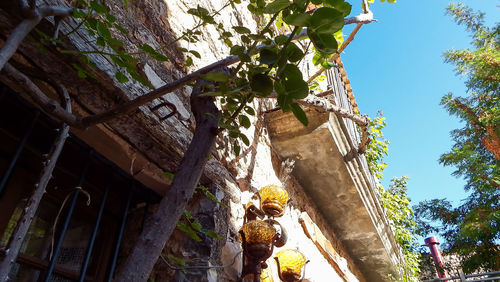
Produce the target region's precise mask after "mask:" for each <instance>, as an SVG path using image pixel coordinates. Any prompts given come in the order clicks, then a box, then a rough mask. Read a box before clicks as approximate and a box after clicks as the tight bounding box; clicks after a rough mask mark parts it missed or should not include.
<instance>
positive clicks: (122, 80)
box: [115, 71, 128, 83]
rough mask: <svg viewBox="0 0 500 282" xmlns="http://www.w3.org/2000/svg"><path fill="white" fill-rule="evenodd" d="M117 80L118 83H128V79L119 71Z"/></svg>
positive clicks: (116, 74) (116, 76) (116, 75)
mask: <svg viewBox="0 0 500 282" xmlns="http://www.w3.org/2000/svg"><path fill="white" fill-rule="evenodd" d="M115 78H116V80H118V82H120V83H125V82H127V81H128V77H126V76H125V75H124V74H123V73H121V72H119V71H117V72H116V73H115Z"/></svg>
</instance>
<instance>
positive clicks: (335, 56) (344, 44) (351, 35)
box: [307, 23, 363, 83]
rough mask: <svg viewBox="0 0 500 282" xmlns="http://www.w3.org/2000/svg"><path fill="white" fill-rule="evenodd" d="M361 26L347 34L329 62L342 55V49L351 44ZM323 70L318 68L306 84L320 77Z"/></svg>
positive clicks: (360, 24) (359, 24)
mask: <svg viewBox="0 0 500 282" xmlns="http://www.w3.org/2000/svg"><path fill="white" fill-rule="evenodd" d="M362 26H363V24H362V23H358V24H357V25H356V27H355V28H354V29H353V31H352V32H351V34H349V37H347V39H346V40H344V42H342V45H340V48H339V49H338V50H337V53H335V54H333V56H332V57H331V58H330V59H329V60H328V61H329V62H333V61H335V60H336V59H337V58H338V57H339V56H340V53H342V52H343V51H344V49H345V48H346V47H347V46H348V45H349V43H351V41H353V40H354V36H355V35H356V33H358V31H359V30H360V29H361V27H362ZM325 70H326V69H325V68H323V67H322V68H320V69H319V70H318V71H317V72H316V73H314V74H313V75H312V76H311V77H309V79H308V80H307V83H311V81H313V80H314V79H315V78H316V77H318V76H320V75H321V74H322V73H323V72H324V71H325Z"/></svg>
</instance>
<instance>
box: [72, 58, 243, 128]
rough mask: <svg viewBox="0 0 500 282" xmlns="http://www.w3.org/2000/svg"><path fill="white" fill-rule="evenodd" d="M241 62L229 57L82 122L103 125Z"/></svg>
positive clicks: (88, 124)
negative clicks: (207, 74)
mask: <svg viewBox="0 0 500 282" xmlns="http://www.w3.org/2000/svg"><path fill="white" fill-rule="evenodd" d="M238 61H239V58H238V56H229V57H227V58H225V59H222V60H220V61H218V62H215V63H212V64H210V65H208V66H206V67H203V68H201V69H199V70H197V71H195V72H192V73H190V74H188V75H185V76H183V77H181V78H180V79H177V80H176V81H173V82H170V83H167V84H166V85H164V86H162V87H160V88H158V89H155V90H153V91H151V92H149V93H147V94H144V95H142V96H139V97H137V98H135V99H134V100H131V101H128V102H125V103H123V104H122V105H119V106H117V107H115V108H113V109H111V110H109V111H106V112H104V113H100V114H96V115H94V116H89V117H85V118H83V120H82V123H83V126H84V127H89V126H91V125H94V124H98V123H102V122H107V121H109V120H111V119H113V118H115V117H116V116H117V115H122V114H127V113H129V112H131V111H134V110H135V109H137V108H138V107H140V106H143V105H144V104H147V103H149V102H151V101H153V100H154V99H157V98H160V97H161V96H163V95H165V94H167V93H170V92H173V91H175V90H177V89H179V88H181V87H183V86H184V85H186V83H189V82H192V81H194V80H196V79H198V78H199V77H200V74H205V73H208V72H210V71H213V70H215V69H216V68H220V67H223V66H228V65H231V64H234V63H236V62H238Z"/></svg>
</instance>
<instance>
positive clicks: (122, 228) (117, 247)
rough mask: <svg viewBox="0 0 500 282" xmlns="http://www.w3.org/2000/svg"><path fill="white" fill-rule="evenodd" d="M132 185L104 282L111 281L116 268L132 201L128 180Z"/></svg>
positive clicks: (132, 180) (131, 191)
mask: <svg viewBox="0 0 500 282" xmlns="http://www.w3.org/2000/svg"><path fill="white" fill-rule="evenodd" d="M130 181H131V182H132V185H131V187H130V190H129V192H128V198H127V203H126V204H125V210H124V211H123V216H122V222H121V225H120V232H119V233H118V238H117V239H116V244H115V250H114V253H113V258H112V260H111V267H110V269H109V274H108V279H107V280H106V281H108V282H111V281H112V280H113V274H114V272H115V268H116V260H117V259H118V253H119V251H120V245H121V243H122V239H123V233H124V232H125V224H126V223H127V216H128V210H129V208H130V202H131V200H132V194H133V188H134V179H131V180H130Z"/></svg>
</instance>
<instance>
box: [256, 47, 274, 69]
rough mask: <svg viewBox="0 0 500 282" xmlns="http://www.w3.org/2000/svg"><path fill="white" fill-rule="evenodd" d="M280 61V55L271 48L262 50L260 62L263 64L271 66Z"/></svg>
mask: <svg viewBox="0 0 500 282" xmlns="http://www.w3.org/2000/svg"><path fill="white" fill-rule="evenodd" d="M277 59H278V54H276V53H275V52H274V51H272V50H271V49H269V48H264V49H261V50H260V52H259V61H260V63H261V64H266V65H268V66H271V65H272V64H274V63H275V62H276V60H277Z"/></svg>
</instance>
